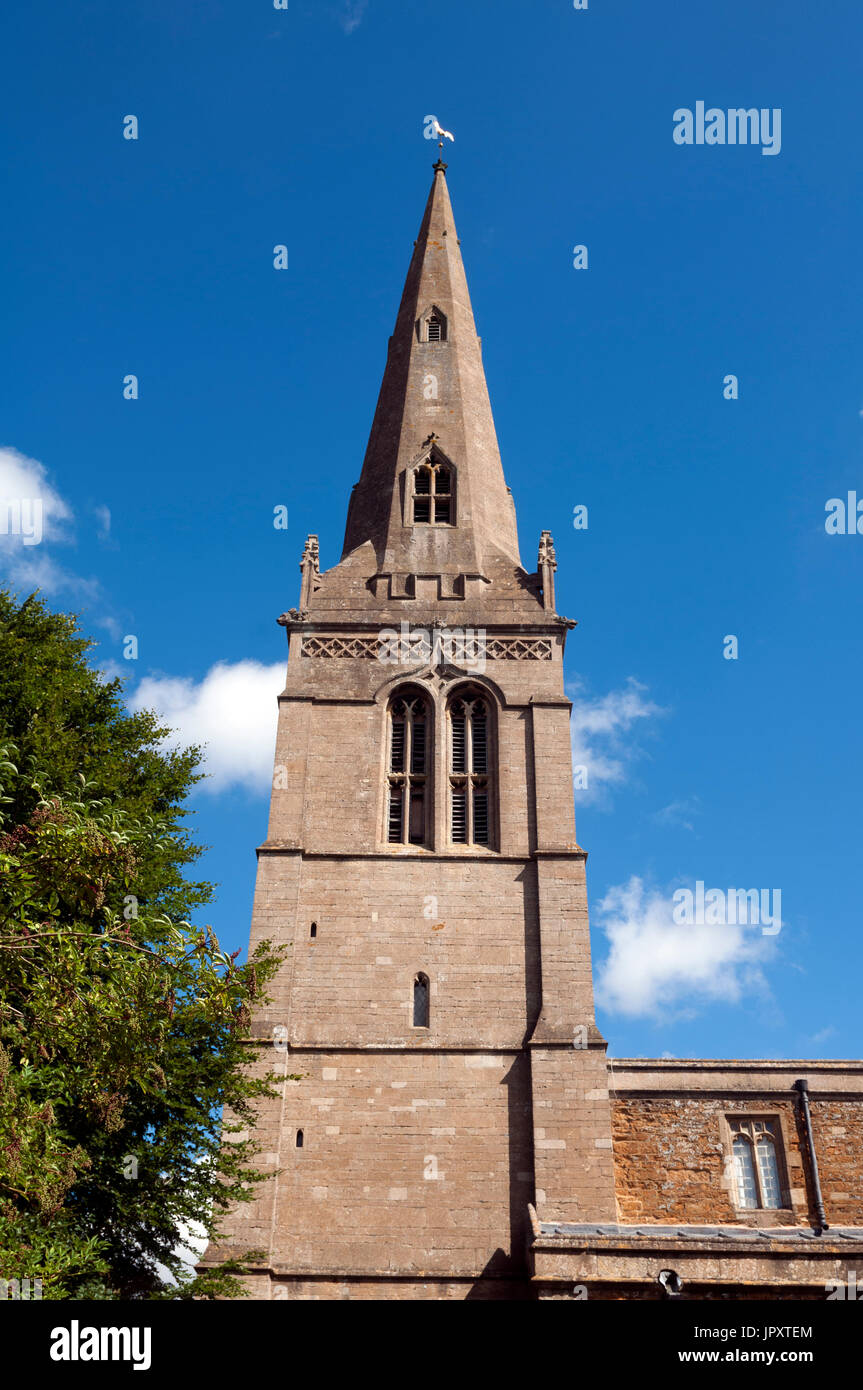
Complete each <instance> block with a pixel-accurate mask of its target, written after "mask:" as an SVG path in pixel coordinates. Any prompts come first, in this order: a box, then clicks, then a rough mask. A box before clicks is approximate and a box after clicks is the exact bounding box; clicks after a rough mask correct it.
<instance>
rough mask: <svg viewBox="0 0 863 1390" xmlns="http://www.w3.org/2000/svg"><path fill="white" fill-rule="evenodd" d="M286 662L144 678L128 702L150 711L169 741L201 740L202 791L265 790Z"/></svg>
mask: <svg viewBox="0 0 863 1390" xmlns="http://www.w3.org/2000/svg"><path fill="white" fill-rule="evenodd" d="M284 684H285V663H284V662H281V661H280V662H278V663H277V664H276V665H274V666H264V665H263V664H262V663H260V662H257V661H238V662H236V663H234V664H233V665H228V664H227V663H223V662H220V663H218V664H217V665H216V666H213V667H212V669H211V670H210V671H208V672H207V674H206V675H205V676H204V678H203V680H201V681H199V682H197V683H196V682H195V681H193V680H184V679H182V678H177V677H173V676H147V677H145V678H144V680H142V681H141V683H140V685H139V686H138V687H137V689H136V690H135V692H134V694H133V695H130V696H129V697H128V700H127V703H128V705H129V707H130V708H131V709H133V710H140V709H155V710H156V711H157V712H158V714H159V715H160V716H161V718H162V719H163V721H164V723H165V724H167V725H168V726H169V727H170V728H171V729H172V730H174V731H175V732H174V738H173V739H172V742H175V743H177V744H190V743H202V744H206V748H205V751H204V759H205V771H206V772H207V773H208V774H209V776H208V777H207V779H206V781H204V782H202V783H201V784H200V786H201V790H202V791H208V792H213V793H218V792H223V791H226V790H227V789H228V788H229V787H234V786H239V787H245V788H246V789H247V790H249V791H253V792H265V791H266V790H267V788H268V787H269V786H270V784H271V781H272V775H273V750H274V747H275V739H276V721H277V715H278V706H277V703H276V697H277V696H278V695H279V694H280V692H281V691H282V690H283V689H284Z"/></svg>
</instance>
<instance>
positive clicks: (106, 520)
mask: <svg viewBox="0 0 863 1390" xmlns="http://www.w3.org/2000/svg"><path fill="white" fill-rule="evenodd" d="M93 511H94V512H95V514H96V520H97V521H98V523H99V540H100V541H106V540H107V539H108V537H109V536H110V534H111V508H110V507H106V506H105V505H104V504H100V505H99V506H98V507H94V508H93Z"/></svg>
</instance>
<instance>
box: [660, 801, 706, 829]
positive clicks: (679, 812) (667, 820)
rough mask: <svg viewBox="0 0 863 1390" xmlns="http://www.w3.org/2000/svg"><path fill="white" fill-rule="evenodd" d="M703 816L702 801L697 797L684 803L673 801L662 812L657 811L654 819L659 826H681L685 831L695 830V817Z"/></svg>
mask: <svg viewBox="0 0 863 1390" xmlns="http://www.w3.org/2000/svg"><path fill="white" fill-rule="evenodd" d="M699 815H701V801H700V799H699V797H697V796H690V797H687V798H686V799H685V800H683V801H671V802H669V804H668V805H667V806H663V808H662V810H661V811H655V812H654V815H653V819H654V820H655V821H656V822H657V824H659V825H679V826H681V827H682V829H684V830H692V831H694V830H695V817H696V816H699Z"/></svg>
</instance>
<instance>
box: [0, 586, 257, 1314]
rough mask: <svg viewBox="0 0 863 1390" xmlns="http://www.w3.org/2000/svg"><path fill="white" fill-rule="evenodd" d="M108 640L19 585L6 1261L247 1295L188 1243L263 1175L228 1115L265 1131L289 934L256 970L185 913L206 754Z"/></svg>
mask: <svg viewBox="0 0 863 1390" xmlns="http://www.w3.org/2000/svg"><path fill="white" fill-rule="evenodd" d="M89 647H90V644H89V643H88V642H87V640H86V639H85V638H82V637H81V636H80V635H79V633H78V629H77V626H76V624H75V622H74V620H73V619H71V618H68V617H66V616H65V615H57V614H51V613H49V612H48V611H47V610H46V609H45V607H44V606H43V605H42V604H41V602H39V601H38V600H36V599H32V598H31V599H30V600H28V601H27V602H26V603H24V604H23V605H20V606H16V605H15V604H14V603H13V602H12V600H11V599H10V598H9V596H8V595H3V594H0V671H2V675H0V744H4V743H5V747H2V748H0V1277H3V1278H7V1279H12V1278H19V1279H20V1278H24V1277H28V1276H29V1277H30V1278H31V1279H33V1278H41V1280H42V1286H43V1297H45V1298H69V1297H76V1298H77V1297H91V1298H117V1297H120V1298H128V1297H159V1296H164V1287H163V1281H162V1279H161V1277H160V1274H159V1271H158V1266H159V1265H162V1266H165V1267H167V1269H168V1270H170V1271H171V1273H172V1274H173V1275H174V1276H175V1277H176V1278H177V1279H178V1280H179V1287H178V1288H177V1289H175V1290H174V1292H173V1293H172V1294H170V1295H169V1296H173V1297H177V1296H182V1297H196V1296H197V1297H200V1296H203V1297H215V1296H221V1295H225V1294H233V1293H237V1292H239V1291H240V1284H239V1282H238V1280H237V1279H236V1278H235V1277H234V1273H233V1270H232V1267H229V1266H222V1267H221V1268H219V1269H216V1270H213V1271H209V1272H207V1273H206V1274H204V1275H201V1276H199V1277H198V1278H196V1279H194V1280H191V1281H190V1280H189V1279H188V1278H184V1277H183V1273H182V1272H183V1259H182V1256H181V1255H180V1254H179V1253H178V1246H179V1244H180V1243H181V1241H182V1238H183V1236H184V1235H185V1234H186V1233H188V1232H189V1231H190V1230H197V1231H199V1232H205V1233H206V1234H207V1236H208V1237H210V1238H217V1237H218V1227H219V1220H220V1218H221V1215H222V1214H223V1212H224V1211H225V1210H226V1208H228V1207H231V1206H234V1205H235V1204H236V1203H238V1202H241V1201H244V1200H250V1199H251V1197H252V1196H253V1195H254V1192H255V1189H256V1185H257V1184H258V1183H259V1182H261V1181H263V1180H264V1175H262V1174H261V1173H259V1172H258V1171H257V1169H256V1168H255V1166H254V1158H255V1155H256V1153H257V1152H258V1145H257V1143H256V1141H255V1140H254V1138H252V1139H245V1140H239V1142H234V1143H230V1144H224V1145H223V1144H222V1143H221V1141H220V1140H221V1136H220V1125H219V1123H218V1121H219V1115H220V1113H221V1111H222V1109H223V1108H225V1109H226V1110H227V1111H228V1112H229V1113H230V1115H231V1117H232V1122H231V1125H230V1128H232V1129H233V1130H235V1131H239V1130H244V1129H247V1128H250V1127H251V1126H253V1124H254V1113H255V1101H256V1100H257V1099H258V1098H259V1097H260V1096H262V1095H266V1094H270V1093H271V1092H270V1088H269V1084H268V1082H267V1081H266V1080H263V1079H260V1078H256V1077H255V1076H254V1075H253V1074H252V1072H251V1071H250V1069H249V1067H248V1065H247V1063H248V1061H249V1059H250V1054H254V1052H255V1050H256V1049H255V1047H254V1045H252V1044H250V1043H249V1041H248V1034H249V1021H250V1008H251V1003H252V1001H253V1000H254V999H256V998H260V996H261V992H262V991H263V989H264V987H265V985H266V982H267V980H268V979H269V978H270V977H271V976H272V974H273V972H274V971H275V969H276V968H277V967H278V961H279V957H280V952H278V951H273V950H271V949H270V946H269V944H268V943H264V944H263V945H262V946H260V947H259V948H258V950H257V952H256V953H255V955H254V956H253V957H252V959H251V960H250V961H249V962H248V964H246V965H245V966H239V965H237V963H236V959H235V957H232V958H229V957H227V956H226V955H225V954H224V953H223V952H222V951H221V950H220V948H219V945H218V942H217V941H216V939H215V937H214V935H213V933H212V932H211V930H210V929H209V928H208V927H204V928H203V929H200V928H196V927H193V926H192V925H191V924H190V922H189V921H188V920H187V918H186V915H185V913H184V912H178V908H180V909H183V908H185V909H189V908H194V907H196V906H200V904H201V903H202V902H205V901H206V900H207V899H208V898H209V897H210V894H211V891H212V890H211V888H210V886H209V885H208V884H199V883H188V882H187V881H186V880H185V878H184V877H183V868H184V867H185V866H187V865H188V864H190V863H192V862H193V861H194V859H195V858H196V857H197V856H198V854H199V853H200V850H199V849H198V847H197V846H195V845H194V844H193V842H192V841H191V839H190V837H189V836H188V834H187V833H186V832H185V830H184V829H183V827H182V817H183V808H182V804H181V803H182V798H183V796H184V795H185V793H186V791H187V790H188V789H189V787H190V786H191V785H193V784H194V782H195V781H196V780H198V778H199V776H200V773H199V772H198V770H197V769H198V765H199V761H200V752H199V750H197V749H187V750H183V751H181V752H170V751H169V752H165V751H164V750H163V748H162V747H161V742H162V737H163V735H164V733H165V732H166V731H165V730H164V729H162V728H161V727H160V726H159V724H158V721H157V720H156V719H155V718H154V717H153V716H151V715H149V714H147V715H131V716H130V715H128V714H126V712H125V711H124V710H123V707H122V701H121V696H120V686H119V683H117V682H113V683H110V684H107V685H106V684H104V683H102V682H100V680H99V679H98V677H97V676H96V675H95V674H94V673H93V671H92V670H91V669H90V667H89V666H88V664H87V660H86V655H87V651H88V650H89ZM10 657H12V664H10V661H9V658H10ZM237 954H238V953H237Z"/></svg>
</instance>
